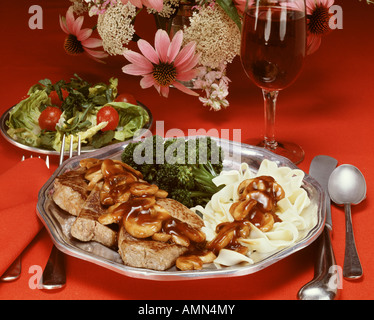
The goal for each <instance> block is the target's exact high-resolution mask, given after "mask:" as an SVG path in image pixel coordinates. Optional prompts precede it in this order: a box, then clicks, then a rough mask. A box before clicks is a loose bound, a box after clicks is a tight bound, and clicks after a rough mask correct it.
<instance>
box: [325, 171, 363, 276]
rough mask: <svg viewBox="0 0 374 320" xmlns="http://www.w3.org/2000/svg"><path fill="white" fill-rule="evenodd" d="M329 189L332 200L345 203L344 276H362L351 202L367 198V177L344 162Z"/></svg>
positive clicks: (331, 180) (331, 177) (332, 175)
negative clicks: (354, 233)
mask: <svg viewBox="0 0 374 320" xmlns="http://www.w3.org/2000/svg"><path fill="white" fill-rule="evenodd" d="M328 190H329V194H330V198H331V200H332V201H334V202H335V203H336V204H341V205H344V211H345V257H344V267H343V277H344V278H348V279H358V278H360V277H361V276H362V267H361V263H360V259H359V257H358V254H357V249H356V244H355V239H354V235H353V228H352V216H351V204H358V203H360V202H361V201H362V200H364V199H365V197H366V182H365V178H364V176H363V174H362V173H361V172H360V170H358V169H357V168H356V167H355V166H352V165H350V164H343V165H341V166H339V167H337V168H336V169H335V170H334V171H333V172H332V173H331V176H330V179H329V183H328Z"/></svg>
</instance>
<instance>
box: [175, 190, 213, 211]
mask: <svg viewBox="0 0 374 320" xmlns="http://www.w3.org/2000/svg"><path fill="white" fill-rule="evenodd" d="M169 196H170V198H172V199H174V200H177V201H179V202H180V203H183V204H184V205H185V206H186V207H188V208H192V207H196V206H197V205H202V204H206V203H208V202H209V200H210V198H211V197H212V195H211V194H210V193H208V192H203V191H191V190H187V189H174V190H173V191H171V193H170V194H169Z"/></svg>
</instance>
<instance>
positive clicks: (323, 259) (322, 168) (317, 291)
mask: <svg viewBox="0 0 374 320" xmlns="http://www.w3.org/2000/svg"><path fill="white" fill-rule="evenodd" d="M337 164H338V161H337V160H336V159H334V158H332V157H329V156H325V155H319V156H316V157H314V158H313V160H312V162H311V164H310V168H309V175H310V176H312V177H313V178H314V179H315V180H316V181H317V182H318V183H319V184H320V185H321V187H322V189H323V192H324V198H325V201H324V208H323V209H324V210H325V212H326V222H325V227H324V230H323V232H322V234H321V235H320V237H319V245H318V252H317V260H316V263H315V267H314V277H313V279H312V280H311V281H310V282H308V283H307V284H305V285H304V286H303V287H302V288H301V289H300V290H299V292H298V298H299V299H300V300H322V299H325V300H333V299H336V298H337V297H338V295H339V292H340V285H339V283H336V281H339V279H335V281H334V279H333V278H332V277H333V276H334V275H335V274H334V272H336V271H337V270H331V267H334V266H336V260H335V255H334V251H333V248H332V245H331V235H330V233H331V231H332V219H331V199H330V196H329V193H328V190H327V185H328V181H329V177H330V175H331V173H332V171H333V170H334V169H335V168H336V166H337Z"/></svg>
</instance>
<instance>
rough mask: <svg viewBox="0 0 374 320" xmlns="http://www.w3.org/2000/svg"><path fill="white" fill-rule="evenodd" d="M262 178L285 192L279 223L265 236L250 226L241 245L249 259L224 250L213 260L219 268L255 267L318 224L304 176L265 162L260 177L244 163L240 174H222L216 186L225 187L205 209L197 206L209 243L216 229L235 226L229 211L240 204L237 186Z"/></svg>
mask: <svg viewBox="0 0 374 320" xmlns="http://www.w3.org/2000/svg"><path fill="white" fill-rule="evenodd" d="M260 176H271V177H273V178H274V179H275V181H276V182H277V183H278V184H279V185H280V186H281V187H282V188H283V190H284V193H285V196H284V198H283V199H281V200H279V201H278V203H277V209H276V212H275V213H276V214H277V216H278V217H279V218H280V220H281V221H280V222H275V223H274V225H273V228H272V229H270V230H269V231H266V232H263V231H261V230H260V229H259V228H257V227H256V226H255V225H253V224H251V231H250V234H249V237H248V238H245V239H244V238H241V239H240V243H241V244H242V245H243V246H246V247H248V249H249V251H248V253H247V254H246V255H243V254H241V253H238V252H235V251H233V250H228V249H222V250H220V253H219V255H218V257H217V258H216V259H215V260H214V263H216V265H217V266H220V265H224V266H232V265H236V264H239V263H249V264H253V263H256V262H257V261H259V260H261V259H262V257H263V256H264V254H268V253H271V252H274V251H277V250H279V249H282V248H284V247H287V246H290V245H292V244H293V243H295V242H296V241H297V240H298V239H299V238H300V232H301V231H304V230H308V229H311V228H312V227H313V226H314V225H315V224H316V223H317V205H313V204H311V201H310V199H309V197H308V194H307V192H306V191H305V189H303V188H301V185H302V181H303V178H304V172H303V171H301V170H298V169H291V168H288V167H279V168H278V166H277V164H276V163H275V162H272V161H269V160H264V161H263V162H262V163H261V166H260V168H259V170H258V172H257V173H253V172H252V171H251V170H250V169H249V167H248V164H246V163H242V164H241V166H240V168H239V170H230V171H223V172H222V173H221V175H220V176H218V177H217V178H215V179H214V180H213V182H214V183H215V184H216V185H217V186H218V185H225V187H224V188H222V189H221V190H220V191H219V192H217V193H216V194H214V195H213V197H212V198H211V200H210V201H209V203H208V204H207V205H206V206H205V208H203V207H201V206H197V207H195V208H192V210H193V211H200V212H201V213H202V214H203V220H204V223H205V227H203V229H202V230H203V232H204V233H205V234H206V239H207V241H211V240H213V239H214V238H215V237H216V235H217V234H216V227H217V225H219V224H221V223H225V222H233V221H234V218H233V216H232V215H231V214H230V207H231V205H232V204H233V203H235V202H236V201H238V199H239V195H238V186H239V185H240V183H241V182H242V181H244V180H246V179H253V178H256V177H260Z"/></svg>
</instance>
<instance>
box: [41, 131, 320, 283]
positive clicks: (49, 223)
mask: <svg viewBox="0 0 374 320" xmlns="http://www.w3.org/2000/svg"><path fill="white" fill-rule="evenodd" d="M193 138H196V137H186V139H193ZM213 139H214V140H216V141H217V143H218V144H219V145H220V146H221V147H222V149H223V151H224V152H225V161H224V170H232V169H238V168H239V166H240V164H241V163H242V162H246V163H248V165H249V168H250V169H251V170H253V172H257V170H258V168H259V166H260V164H261V162H262V161H263V160H264V159H268V160H271V161H275V162H276V163H277V164H278V166H287V167H290V168H292V169H297V167H296V166H295V165H294V164H293V163H292V162H290V161H289V160H288V159H286V158H284V157H281V156H278V155H276V154H274V153H272V152H270V151H267V150H265V149H263V148H258V147H254V146H250V145H247V144H243V143H238V142H233V141H229V140H224V139H216V138H213ZM128 143H129V142H124V143H121V144H115V145H112V146H107V147H104V148H102V149H100V150H98V151H94V152H92V153H90V155H89V156H90V158H99V159H106V158H111V159H120V157H121V153H122V151H123V150H124V148H125V147H126V145H127V144H128ZM83 158H85V155H81V156H78V157H74V158H71V159H68V160H66V161H65V162H64V163H63V164H62V165H61V166H60V167H59V168H58V169H57V170H56V172H55V173H54V174H53V176H52V177H51V178H50V179H49V180H48V181H47V182H46V184H45V185H44V186H43V187H42V188H41V190H40V192H39V200H38V204H37V214H38V216H39V218H40V219H41V220H42V222H43V223H44V225H45V227H46V228H47V230H48V232H49V234H50V236H51V238H52V240H53V242H54V244H55V245H56V247H57V248H58V249H60V250H61V251H63V252H64V253H66V254H68V255H71V256H74V257H77V258H79V259H83V260H86V261H89V262H92V263H94V264H97V265H100V266H102V267H104V268H107V269H109V270H112V271H115V272H118V273H120V274H123V275H126V276H129V277H134V278H142V279H147V280H159V281H175V280H191V279H205V278H219V277H234V276H243V275H247V274H251V273H254V272H257V271H260V270H262V269H264V268H266V267H268V266H270V265H272V264H274V263H276V262H277V261H279V260H281V259H284V258H285V257H287V256H289V255H291V254H292V253H294V252H296V251H298V250H301V249H303V248H305V247H306V246H308V245H310V244H311V243H312V242H313V241H314V240H315V239H317V237H318V236H319V235H320V233H321V232H322V230H323V227H324V224H325V210H324V207H323V205H322V204H323V203H324V193H323V191H322V189H321V187H320V185H319V184H318V183H317V182H316V181H315V180H314V179H313V178H312V177H310V176H309V175H305V177H304V180H303V185H302V187H303V188H304V189H305V190H306V191H307V193H308V196H309V198H310V199H311V204H314V205H316V206H317V217H316V223H315V225H314V226H313V227H312V228H311V229H309V230H305V231H303V232H301V233H300V237H299V239H298V240H297V241H296V242H295V243H294V244H293V245H291V246H289V247H285V248H283V249H281V250H278V251H275V252H271V253H268V254H266V255H263V256H262V257H261V259H260V261H258V262H256V263H254V264H251V265H236V266H232V267H222V268H217V267H216V266H215V265H214V264H209V265H206V266H204V268H203V269H202V270H198V271H178V270H177V269H176V268H175V267H173V268H171V269H169V270H167V271H154V270H149V269H141V268H133V267H129V266H126V265H124V264H123V263H122V260H121V257H120V255H119V254H118V252H116V251H114V250H111V249H109V248H107V247H105V246H103V245H101V244H99V243H97V242H81V241H79V240H76V239H74V238H73V237H72V236H71V234H70V228H71V225H72V223H73V222H74V220H75V217H73V216H70V215H68V214H66V213H65V212H63V211H62V210H61V209H60V208H59V207H57V206H56V205H55V203H54V202H53V200H52V198H51V193H52V192H53V182H54V179H55V178H56V177H57V176H58V175H60V174H61V173H63V172H65V171H66V170H70V169H74V168H76V167H78V165H79V161H80V160H81V159H83Z"/></svg>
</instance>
